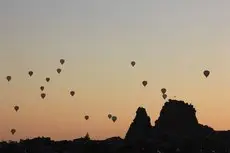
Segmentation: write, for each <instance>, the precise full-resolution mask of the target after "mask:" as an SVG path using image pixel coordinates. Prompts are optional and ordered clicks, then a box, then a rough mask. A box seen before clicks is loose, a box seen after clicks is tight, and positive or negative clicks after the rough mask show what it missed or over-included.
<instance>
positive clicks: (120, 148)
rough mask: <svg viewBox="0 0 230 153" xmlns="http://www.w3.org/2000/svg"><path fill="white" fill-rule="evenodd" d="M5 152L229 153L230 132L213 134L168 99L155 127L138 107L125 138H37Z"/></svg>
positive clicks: (7, 146) (8, 145) (4, 145)
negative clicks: (54, 139) (59, 139)
mask: <svg viewBox="0 0 230 153" xmlns="http://www.w3.org/2000/svg"><path fill="white" fill-rule="evenodd" d="M0 148H1V149H0V150H1V152H4V153H43V152H44V153H56V152H58V153H76V152H78V153H92V152H96V153H131V152H135V153H139V152H140V153H141V152H145V153H172V152H184V153H185V152H187V153H188V152H191V153H192V152H193V153H194V152H197V153H198V152H199V153H201V152H203V153H206V152H207V153H208V152H220V153H224V152H226V153H228V152H229V151H230V131H214V130H213V129H212V128H211V127H209V126H207V125H202V124H201V123H199V122H198V120H197V118H196V109H195V108H194V107H193V105H192V104H188V103H185V102H184V101H177V100H171V99H169V100H168V102H166V103H165V104H164V106H163V108H162V109H161V112H160V117H159V118H158V119H157V120H156V121H155V126H152V125H151V123H150V117H149V116H148V114H147V112H146V110H145V108H143V107H139V108H138V109H137V111H136V116H135V118H134V119H133V122H132V123H131V124H130V127H129V130H128V132H127V133H126V136H125V138H124V139H122V138H120V137H112V138H108V139H106V140H91V139H90V135H89V133H87V134H86V135H85V137H82V138H77V139H74V140H63V141H53V140H52V138H47V137H38V138H33V139H27V140H20V141H19V142H14V141H9V142H5V141H4V142H1V145H0Z"/></svg>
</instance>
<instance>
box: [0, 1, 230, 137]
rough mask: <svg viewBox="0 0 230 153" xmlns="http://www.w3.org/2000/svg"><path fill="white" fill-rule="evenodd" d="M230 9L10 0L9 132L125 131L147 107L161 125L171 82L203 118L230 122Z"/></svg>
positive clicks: (4, 10) (6, 59) (5, 88)
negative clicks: (164, 95) (163, 91)
mask: <svg viewBox="0 0 230 153" xmlns="http://www.w3.org/2000/svg"><path fill="white" fill-rule="evenodd" d="M229 8H230V1H228V0H225V1H224V0H218V1H217V0H203V1H200V0H190V1H184V0H174V1H172V0H164V1H162V0H116V1H112V0H72V1H71V0H65V1H63V0H36V1H35V0H20V1H19V0H1V1H0V54H1V56H0V61H1V64H0V69H1V73H0V78H1V79H0V85H1V94H0V104H1V107H0V127H1V128H0V138H1V139H4V140H8V139H11V140H18V139H20V138H21V139H24V138H31V137H36V136H50V137H52V139H55V140H60V139H74V138H77V137H81V136H84V135H85V134H86V132H89V134H90V136H91V137H92V138H94V139H104V138H107V137H111V136H117V135H119V136H121V137H124V135H125V133H126V132H127V129H128V127H129V125H130V123H131V121H132V120H133V118H134V117H135V112H136V109H137V108H138V106H143V107H145V108H146V109H147V111H148V114H149V116H150V117H151V122H152V125H154V121H155V120H156V119H157V118H158V116H159V112H160V109H161V107H162V106H163V104H164V100H163V98H162V97H161V92H160V89H161V88H163V87H164V88H166V89H167V94H168V97H169V98H170V97H171V98H173V97H174V96H176V98H177V99H179V100H185V101H186V102H188V103H192V104H194V105H195V107H196V109H197V117H198V120H199V122H200V123H202V124H206V125H209V126H211V127H213V128H214V129H216V130H227V129H230V114H229V108H230V97H229V96H228V95H229V94H230V69H228V66H229V65H230V60H229V59H230V58H229V57H230V50H229V49H230V46H229V44H230V43H229V42H230V28H229V27H230V20H229V19H230V18H229V17H230V10H229ZM60 58H64V59H66V63H65V64H64V65H63V66H62V67H61V68H63V72H62V73H61V75H60V76H59V75H58V74H57V73H56V68H58V67H60V63H59V59H60ZM131 60H135V61H136V62H137V65H136V66H135V68H132V67H131V65H130V61H131ZM205 69H208V70H210V71H211V74H210V76H209V77H208V78H207V79H206V78H205V77H204V76H203V70H205ZM29 70H33V71H34V75H33V77H31V78H29V77H28V74H27V72H28V71H29ZM7 75H11V76H12V81H11V82H10V83H8V82H7V81H6V79H5V77H6V76H7ZM46 76H49V77H51V81H50V83H46V82H45V77H46ZM143 80H147V81H148V82H149V84H148V85H147V87H145V88H143V86H142V85H141V82H142V81H143ZM41 85H44V86H45V92H46V93H47V97H46V98H45V100H42V99H41V98H40V93H41V91H40V89H39V87H40V86H41ZM70 90H75V91H76V95H75V97H71V96H70V95H69V91H70ZM14 105H19V106H20V110H19V112H17V113H16V112H15V111H14V110H13V106H14ZM108 113H111V114H114V115H116V116H117V117H118V120H117V122H116V123H115V124H114V123H113V122H112V121H111V120H108V118H107V115H108ZM85 114H87V115H89V116H90V119H89V120H88V121H85V119H84V115H85ZM11 128H16V129H17V133H16V134H15V135H14V136H12V135H11V133H10V129H11Z"/></svg>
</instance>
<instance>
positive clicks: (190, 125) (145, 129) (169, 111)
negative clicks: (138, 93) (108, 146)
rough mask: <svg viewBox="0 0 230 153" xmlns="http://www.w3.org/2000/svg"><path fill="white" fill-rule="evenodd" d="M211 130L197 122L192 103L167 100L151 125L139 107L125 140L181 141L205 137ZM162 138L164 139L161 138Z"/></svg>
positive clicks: (142, 109)
mask: <svg viewBox="0 0 230 153" xmlns="http://www.w3.org/2000/svg"><path fill="white" fill-rule="evenodd" d="M212 131H213V129H212V128H210V127H208V126H203V125H201V124H199V122H198V120H197V118H196V110H195V108H194V107H193V105H191V104H188V103H185V102H184V101H177V100H171V99H170V100H169V101H168V102H166V103H165V105H164V106H163V107H162V110H161V112H160V116H159V118H158V119H157V120H156V121H155V126H154V127H152V126H151V123H150V118H149V116H148V115H147V113H146V111H145V109H144V108H141V107H139V108H138V110H137V112H136V117H135V119H134V120H133V122H132V124H131V125H130V128H129V130H128V132H127V134H126V137H125V140H128V141H132V142H134V141H135V142H137V141H143V140H147V139H148V140H149V139H151V140H152V141H156V140H157V141H159V140H160V139H162V141H164V142H166V139H167V140H168V141H174V142H178V143H182V142H183V141H184V139H193V140H195V139H197V138H199V139H200V140H202V138H204V137H206V136H207V135H208V134H210V133H211V132H212ZM163 139H164V140H163Z"/></svg>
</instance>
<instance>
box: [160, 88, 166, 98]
mask: <svg viewBox="0 0 230 153" xmlns="http://www.w3.org/2000/svg"><path fill="white" fill-rule="evenodd" d="M166 91H167V90H166V89H165V88H162V89H161V93H162V97H163V98H164V99H166V98H167V94H166Z"/></svg>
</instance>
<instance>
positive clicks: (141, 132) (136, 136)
mask: <svg viewBox="0 0 230 153" xmlns="http://www.w3.org/2000/svg"><path fill="white" fill-rule="evenodd" d="M151 127H152V126H151V122H150V117H149V116H148V115H147V112H146V110H145V109H144V108H142V107H139V108H138V109H137V111H136V117H135V118H134V120H133V122H132V123H131V125H130V128H129V130H128V132H127V134H126V136H125V140H126V141H127V142H131V143H132V142H141V141H144V140H146V139H147V138H148V137H149V133H150V130H151Z"/></svg>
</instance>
